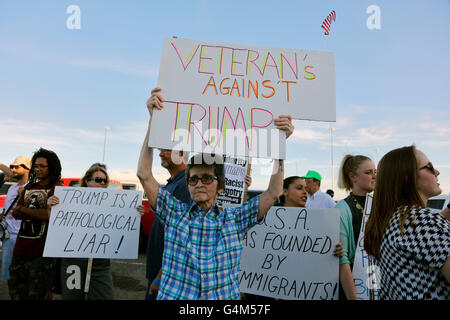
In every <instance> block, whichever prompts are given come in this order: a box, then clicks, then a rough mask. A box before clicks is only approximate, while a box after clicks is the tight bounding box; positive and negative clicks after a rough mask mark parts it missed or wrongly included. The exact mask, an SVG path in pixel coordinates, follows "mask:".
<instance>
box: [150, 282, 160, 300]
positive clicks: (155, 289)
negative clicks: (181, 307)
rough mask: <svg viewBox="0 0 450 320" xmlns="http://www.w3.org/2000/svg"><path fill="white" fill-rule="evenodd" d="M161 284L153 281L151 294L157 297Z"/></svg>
mask: <svg viewBox="0 0 450 320" xmlns="http://www.w3.org/2000/svg"><path fill="white" fill-rule="evenodd" d="M158 290H159V284H156V283H155V282H152V284H151V285H150V289H149V295H151V296H154V297H156V296H157V295H158Z"/></svg>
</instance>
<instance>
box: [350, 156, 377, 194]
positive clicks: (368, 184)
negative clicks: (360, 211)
mask: <svg viewBox="0 0 450 320" xmlns="http://www.w3.org/2000/svg"><path fill="white" fill-rule="evenodd" d="M376 176H377V169H376V168H375V164H374V163H373V161H372V160H365V161H363V162H361V164H360V165H359V167H358V169H357V170H356V172H355V173H353V172H351V173H350V174H349V177H350V180H351V181H352V184H353V190H354V191H355V189H357V190H358V191H363V192H365V193H369V192H372V191H373V189H374V188H375V180H376Z"/></svg>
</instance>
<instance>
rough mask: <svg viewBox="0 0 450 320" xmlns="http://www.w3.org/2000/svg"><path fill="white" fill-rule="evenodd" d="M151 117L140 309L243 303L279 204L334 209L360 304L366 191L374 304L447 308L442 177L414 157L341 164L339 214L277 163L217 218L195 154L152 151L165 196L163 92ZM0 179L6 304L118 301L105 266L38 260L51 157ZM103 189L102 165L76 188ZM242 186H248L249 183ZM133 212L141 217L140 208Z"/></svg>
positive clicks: (219, 169) (217, 180) (26, 162)
mask: <svg viewBox="0 0 450 320" xmlns="http://www.w3.org/2000/svg"><path fill="white" fill-rule="evenodd" d="M147 108H148V111H149V115H150V119H149V122H148V128H147V133H146V135H145V138H144V141H143V145H142V148H141V152H140V156H139V162H138V169H137V176H138V178H139V180H140V182H141V184H142V186H143V188H144V191H145V193H146V195H147V197H148V199H149V203H150V205H151V207H152V208H153V210H154V212H155V214H156V216H157V217H158V218H157V219H155V220H154V222H153V225H152V229H151V232H150V235H149V238H148V247H147V265H146V278H147V279H148V287H147V290H146V296H145V299H147V300H153V299H158V300H164V299H199V300H204V299H214V300H222V299H241V298H242V295H241V292H240V290H239V281H238V276H239V263H240V257H241V252H242V248H243V246H242V243H241V240H242V239H243V237H244V235H245V234H246V232H247V231H248V230H249V229H250V228H252V227H253V226H254V225H255V224H257V223H258V222H259V221H261V220H262V219H263V218H264V216H265V215H266V214H267V212H268V211H269V209H270V208H271V207H272V206H274V205H278V206H286V207H306V208H338V209H339V212H340V228H339V230H340V236H339V242H340V243H338V244H336V249H335V250H334V253H333V254H334V255H335V256H336V257H338V258H339V264H340V266H339V282H340V290H339V297H340V299H349V300H356V299H357V295H356V289H355V285H354V279H353V274H352V269H353V264H354V259H355V251H356V246H357V243H358V242H359V239H358V238H359V236H360V229H361V224H362V219H363V212H364V206H365V203H366V197H367V195H368V194H369V193H372V192H373V204H372V207H371V210H370V217H369V220H368V222H367V225H366V228H365V233H364V249H365V250H366V251H367V253H368V254H369V255H371V256H372V257H373V258H374V261H375V265H376V266H377V267H378V268H377V270H378V272H379V274H378V275H377V276H379V279H380V283H379V285H378V293H379V298H380V299H388V300H392V299H450V222H449V220H450V209H449V208H446V209H445V210H444V211H442V212H440V213H436V212H434V211H431V210H430V209H428V208H427V200H428V199H429V198H430V197H433V196H436V195H438V194H440V193H441V189H440V188H439V183H438V176H439V171H438V170H437V169H436V168H434V167H433V165H432V163H431V162H430V161H429V159H428V158H427V156H426V155H425V154H424V153H423V152H422V151H420V150H418V149H416V148H415V146H408V147H403V148H399V149H395V150H392V151H390V152H388V153H387V154H386V155H385V156H384V157H383V158H382V159H381V160H380V162H379V164H378V167H375V164H374V162H373V161H372V160H371V159H370V158H369V157H367V156H364V155H346V156H345V157H344V158H343V159H342V162H341V165H340V168H339V181H338V187H339V188H342V189H344V190H346V191H347V192H348V196H347V197H346V198H345V199H343V200H341V201H339V202H337V203H335V201H334V200H333V199H332V197H333V195H334V192H332V190H327V192H322V191H321V190H320V186H321V182H322V177H321V175H320V174H319V173H318V172H316V171H313V170H309V171H308V172H307V173H306V174H305V175H304V176H301V177H300V176H291V177H286V178H285V177H284V164H283V160H276V161H274V165H273V172H272V175H271V177H270V181H269V184H268V188H267V190H265V191H264V192H263V193H262V194H260V195H258V196H256V197H254V198H251V199H250V200H249V201H247V202H245V203H244V204H243V205H241V206H237V207H232V208H225V207H224V208H221V207H219V206H218V205H217V203H216V202H217V197H218V195H219V194H220V193H221V192H222V191H223V190H224V188H225V171H224V165H223V158H222V157H221V156H218V155H213V154H212V155H211V154H202V153H199V154H196V155H194V156H192V157H191V158H190V159H187V153H185V152H183V151H178V150H164V149H162V150H159V157H160V159H161V165H162V166H163V167H164V168H165V169H166V170H167V171H168V172H169V174H170V178H169V179H168V180H167V184H165V186H161V185H160V184H159V183H158V182H157V180H156V179H155V177H154V175H153V170H154V168H153V149H154V148H152V147H149V145H152V142H151V141H149V132H150V128H151V118H152V115H153V112H154V109H157V110H161V109H163V108H164V99H163V95H162V90H161V89H160V88H156V89H154V90H153V91H152V94H151V97H150V98H149V100H148V101H147ZM274 124H275V126H276V128H278V129H279V130H281V131H284V132H285V134H286V138H289V137H290V136H291V135H292V133H293V131H294V126H293V124H292V120H291V117H290V116H289V115H280V116H279V117H278V118H277V119H275V120H274ZM0 170H1V171H2V172H3V173H4V175H6V176H12V177H14V178H15V181H17V183H16V184H14V185H13V186H11V187H10V188H9V190H8V193H7V197H6V201H5V205H4V209H3V213H2V216H1V219H2V223H3V222H4V224H5V225H6V227H5V231H6V232H5V233H4V234H5V235H4V236H3V238H2V239H1V240H2V267H1V275H0V276H1V280H8V289H9V294H10V296H11V299H51V294H52V292H58V290H60V291H59V292H58V293H60V294H62V297H63V299H68V300H74V299H75V300H80V299H92V300H112V299H114V286H113V280H112V273H111V263H110V260H109V259H78V258H77V259H74V258H70V259H65V258H64V259H56V258H49V257H43V256H42V255H43V250H44V245H45V240H46V234H47V230H48V221H49V217H50V210H51V208H52V207H53V206H55V205H57V204H58V203H59V199H58V198H57V197H56V196H55V195H53V193H54V189H55V186H57V185H58V184H59V181H60V179H61V163H60V161H59V159H58V157H57V155H56V154H55V153H54V152H52V151H50V150H46V149H43V148H41V149H39V150H37V151H36V152H35V153H34V154H33V156H32V159H29V158H28V157H26V156H20V157H18V158H16V159H15V160H14V162H12V163H11V165H10V166H9V167H7V166H5V165H3V164H0ZM2 180H3V175H2V174H0V183H1V182H2ZM108 183H109V176H108V173H107V170H106V166H105V165H102V164H99V163H95V164H93V165H92V166H91V167H90V168H89V169H88V170H87V171H86V173H85V175H84V176H83V178H82V179H81V186H82V187H97V188H99V187H100V188H106V187H107V186H108ZM246 183H247V185H249V184H250V183H251V178H250V177H249V176H248V177H247V178H246ZM136 209H137V213H139V214H143V212H144V208H143V207H142V206H139V207H137V208H136ZM68 268H78V270H80V272H81V274H82V278H83V279H86V278H87V279H88V280H87V282H88V283H87V285H88V286H89V290H85V287H87V286H86V283H85V281H86V280H85V281H83V283H81V284H79V285H78V286H69V284H70V281H68V273H67V272H66V271H67V270H68ZM87 274H89V275H90V277H86V275H87ZM89 281H90V284H89ZM143 298H144V297H143ZM244 298H245V297H244Z"/></svg>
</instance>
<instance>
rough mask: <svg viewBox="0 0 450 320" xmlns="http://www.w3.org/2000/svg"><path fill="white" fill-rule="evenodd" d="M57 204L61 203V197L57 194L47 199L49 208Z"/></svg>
mask: <svg viewBox="0 0 450 320" xmlns="http://www.w3.org/2000/svg"><path fill="white" fill-rule="evenodd" d="M57 204H59V198H58V197H57V196H51V197H49V198H48V199H47V207H48V208H49V209H50V208H51V207H53V206H56V205H57Z"/></svg>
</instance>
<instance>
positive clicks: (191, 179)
mask: <svg viewBox="0 0 450 320" xmlns="http://www.w3.org/2000/svg"><path fill="white" fill-rule="evenodd" d="M199 180H200V181H201V182H202V183H203V184H211V183H212V182H213V181H214V180H217V177H216V176H210V175H209V174H205V175H204V176H202V177H197V176H193V177H189V178H188V184H189V185H190V186H192V187H193V186H196V185H197V183H198V181H199Z"/></svg>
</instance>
